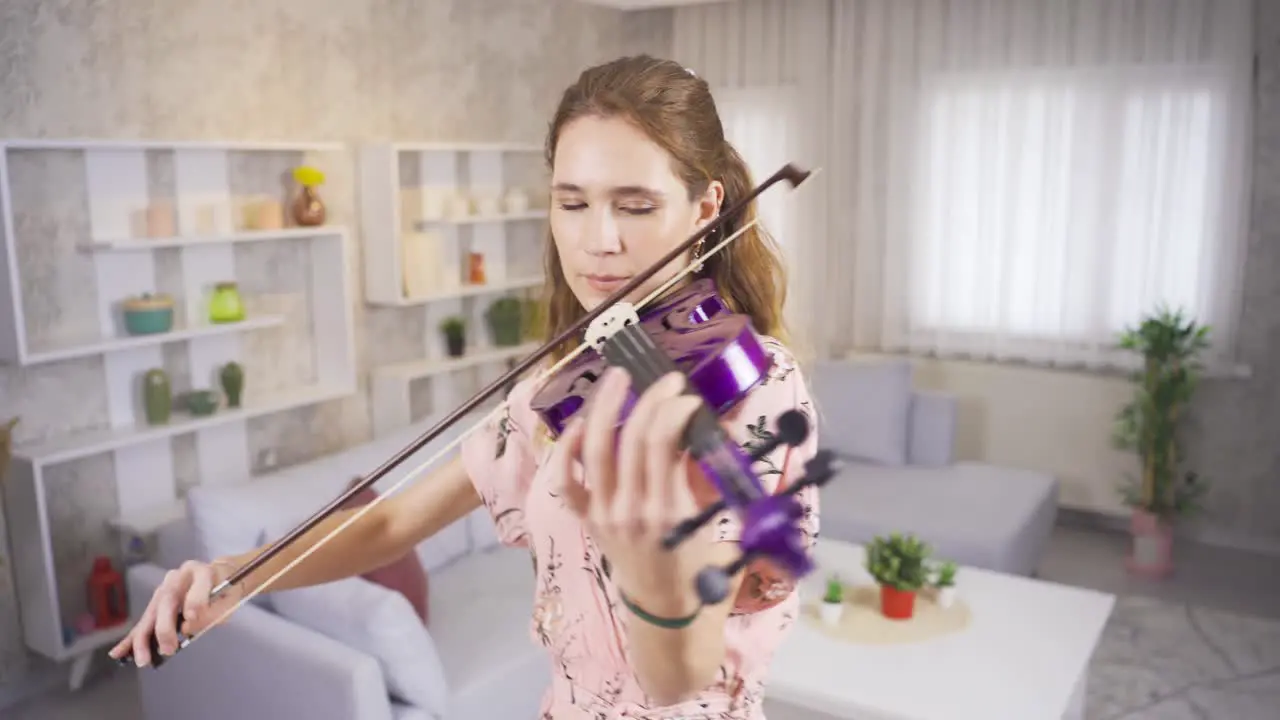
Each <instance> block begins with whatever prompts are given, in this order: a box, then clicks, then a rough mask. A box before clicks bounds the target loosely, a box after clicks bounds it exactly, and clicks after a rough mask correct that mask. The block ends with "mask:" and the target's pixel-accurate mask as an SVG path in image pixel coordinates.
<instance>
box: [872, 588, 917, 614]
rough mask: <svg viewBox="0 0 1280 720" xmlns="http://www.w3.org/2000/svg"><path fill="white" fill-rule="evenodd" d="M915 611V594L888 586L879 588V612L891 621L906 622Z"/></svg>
mask: <svg viewBox="0 0 1280 720" xmlns="http://www.w3.org/2000/svg"><path fill="white" fill-rule="evenodd" d="M915 610H916V594H915V593H914V592H913V591H910V590H899V589H897V588H894V587H890V586H889V585H881V586H880V611H881V612H883V613H884V616H885V617H887V618H891V619H893V620H908V619H910V618H911V616H912V615H913V614H915Z"/></svg>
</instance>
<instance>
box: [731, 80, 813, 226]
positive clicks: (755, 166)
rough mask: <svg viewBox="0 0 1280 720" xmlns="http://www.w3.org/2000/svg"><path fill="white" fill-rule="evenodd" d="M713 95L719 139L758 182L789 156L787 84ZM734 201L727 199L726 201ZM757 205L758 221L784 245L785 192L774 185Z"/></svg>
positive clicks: (792, 130) (790, 124) (788, 209)
mask: <svg viewBox="0 0 1280 720" xmlns="http://www.w3.org/2000/svg"><path fill="white" fill-rule="evenodd" d="M715 98H716V107H717V109H718V110H719V111H720V121H721V123H722V124H723V125H724V132H725V138H726V139H727V140H728V141H729V142H730V143H731V144H732V145H733V146H734V147H735V148H737V150H738V153H739V154H741V155H742V159H743V160H744V161H746V163H747V167H749V168H750V169H751V181H752V183H754V184H757V185H758V184H760V183H761V182H763V181H764V180H765V179H766V178H768V177H769V176H770V175H773V174H774V173H775V172H777V171H778V169H779V168H781V167H782V166H783V165H785V164H787V163H788V162H791V160H793V158H792V157H791V154H792V149H793V146H794V145H795V143H794V142H792V141H791V138H792V136H793V135H794V134H795V132H796V128H795V125H794V123H793V122H792V119H791V116H792V112H793V111H792V108H793V106H794V101H793V100H792V99H791V94H790V91H789V90H788V89H786V88H774V87H747V88H726V89H720V90H717V91H716V92H715ZM738 200H739V198H728V201H729V202H730V203H733V202H737V201H738ZM757 206H758V207H759V213H760V221H761V224H763V225H764V227H765V229H766V230H768V231H769V233H770V234H771V235H772V236H773V238H774V239H775V240H777V241H778V244H779V245H780V246H783V247H786V246H787V244H788V237H789V236H790V235H791V233H792V227H791V225H790V223H791V220H792V217H791V207H790V203H789V197H788V193H786V192H785V191H780V190H775V191H771V192H765V193H762V194H761V195H760V197H759V199H758V200H757Z"/></svg>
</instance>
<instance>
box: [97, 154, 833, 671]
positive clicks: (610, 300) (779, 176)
mask: <svg viewBox="0 0 1280 720" xmlns="http://www.w3.org/2000/svg"><path fill="white" fill-rule="evenodd" d="M817 172H819V171H818V170H801V169H800V168H798V167H796V166H795V165H793V164H791V163H787V164H786V165H784V166H783V167H782V168H780V169H779V170H778V171H777V172H775V173H774V174H773V175H771V176H769V178H767V179H766V180H765V181H764V182H762V183H760V184H759V185H757V186H756V187H754V188H752V190H751V192H749V193H747V195H746V196H745V197H742V198H739V199H738V200H736V201H735V202H734V203H733V204H732V205H730V206H729V208H728V209H727V210H722V211H721V212H720V214H719V215H718V216H717V217H716V218H715V219H714V220H712V221H711V222H709V223H707V224H706V225H704V226H703V227H702V228H701V229H699V230H698V231H697V232H695V233H694V234H692V235H690V236H689V237H688V238H687V239H685V240H684V241H683V242H681V243H680V244H679V245H677V246H676V247H674V248H672V249H671V251H669V252H668V253H667V254H666V255H664V256H663V257H662V258H660V259H659V260H658V261H656V262H654V263H653V264H652V265H650V266H649V267H648V268H646V269H644V270H642V271H641V272H639V273H637V274H636V275H634V276H633V277H632V278H631V279H630V280H628V281H627V282H626V283H625V284H624V285H623V286H622V287H620V288H618V289H617V290H615V291H614V292H613V293H612V294H611V295H609V297H607V298H605V300H603V301H602V302H600V303H599V304H598V305H597V306H596V307H595V308H594V309H592V310H590V311H588V312H587V313H586V315H584V316H583V317H581V318H579V319H578V320H577V321H576V322H575V323H574V324H573V325H571V326H570V327H568V328H565V329H564V330H563V331H561V332H560V334H559V335H557V336H556V337H554V338H552V339H551V340H549V341H547V342H546V343H544V344H543V345H542V347H540V348H538V349H537V350H534V351H533V352H532V353H530V354H529V355H527V356H525V357H524V358H523V359H522V360H520V362H518V363H516V365H515V366H513V367H511V368H510V369H508V370H507V372H505V373H503V374H502V376H501V377H499V378H498V379H496V380H494V381H493V382H491V383H490V384H489V385H487V386H486V387H484V388H483V389H481V390H480V391H479V392H477V393H476V394H475V395H473V396H472V397H471V398H470V399H469V400H467V401H466V402H464V403H462V404H461V405H459V406H458V407H457V408H455V409H454V410H452V411H451V412H450V413H449V414H448V415H447V416H445V417H444V418H443V419H442V420H440V421H439V422H437V423H436V424H435V425H434V426H432V427H431V428H430V429H429V430H427V431H426V432H424V433H423V434H422V435H420V436H418V438H417V439H416V440H414V441H413V442H411V443H409V444H408V445H407V446H405V447H404V448H402V449H401V450H400V451H399V452H397V453H396V454H395V455H393V456H392V457H390V458H389V459H387V460H386V461H385V462H383V463H382V464H381V465H379V466H378V467H377V468H375V469H374V470H373V472H371V473H369V474H368V475H367V476H365V477H364V478H363V479H362V480H360V482H358V483H355V484H353V485H352V486H351V487H349V488H347V490H345V491H344V492H343V493H342V494H341V495H339V496H338V497H337V498H336V499H334V500H333V501H332V502H330V503H329V504H328V505H326V506H324V507H323V508H321V509H320V510H318V511H316V512H315V513H314V514H313V515H311V517H309V518H307V519H306V520H303V521H302V522H301V523H299V524H298V525H297V526H296V527H294V528H293V529H292V530H290V531H289V532H288V533H286V534H285V535H284V536H283V537H281V538H280V539H279V540H276V541H275V542H273V543H271V545H269V546H268V547H267V548H266V549H265V550H263V551H262V552H261V553H259V554H258V555H256V556H254V558H253V559H252V560H249V561H248V562H246V563H245V564H244V565H242V566H240V567H239V568H237V569H236V570H235V571H234V572H232V573H231V575H230V576H229V577H228V578H227V579H226V580H224V581H222V582H221V583H218V585H217V586H216V587H214V588H213V590H212V591H210V593H209V596H210V598H217V597H218V596H220V595H222V594H223V593H225V592H226V591H227V590H228V589H230V588H232V587H234V586H236V585H238V584H240V583H241V582H243V581H244V579H245V578H247V577H248V576H249V575H250V574H251V573H253V572H254V571H255V570H257V569H258V568H260V567H262V566H263V565H265V564H266V563H267V562H269V561H270V560H271V559H272V558H274V557H275V556H276V555H279V554H280V553H281V552H282V551H284V549H285V548H287V547H289V546H290V545H292V544H293V543H295V542H297V540H298V539H299V538H300V537H302V536H303V535H305V534H306V533H308V532H310V531H311V530H312V529H313V528H315V526H317V525H319V524H320V523H321V522H323V521H324V520H325V519H326V518H328V517H329V516H330V515H332V514H333V513H335V512H337V511H338V510H339V509H341V507H342V506H343V505H345V504H346V503H347V502H348V501H350V500H351V499H352V498H353V497H355V496H356V495H357V494H359V493H361V492H362V491H364V490H365V489H367V488H369V487H371V486H373V485H374V484H375V483H377V482H378V481H379V480H381V479H382V478H384V477H386V475H387V474H388V473H390V472H391V471H392V470H395V469H396V468H397V467H399V466H400V465H401V464H402V463H404V462H405V461H406V460H408V459H409V458H410V457H412V456H413V455H414V454H415V453H417V452H418V451H419V450H421V449H422V448H423V447H425V446H426V445H427V444H429V443H430V442H431V441H432V440H435V439H436V438H437V437H439V436H440V435H441V434H442V433H444V432H445V431H446V430H448V429H449V428H450V427H452V426H453V425H454V424H456V423H457V422H458V421H460V420H461V419H462V418H464V417H466V416H467V414H469V413H471V412H472V411H473V410H475V409H476V408H477V407H479V406H480V404H481V403H483V402H484V401H485V400H488V399H489V398H491V397H493V395H495V394H496V393H498V392H499V391H501V390H502V389H503V388H505V387H506V386H507V385H508V384H510V383H512V382H513V381H514V380H515V379H516V378H518V377H519V376H521V375H523V374H524V373H525V372H527V371H528V370H529V369H530V368H532V367H533V366H534V365H535V364H537V363H538V362H539V361H540V360H542V359H543V358H545V357H546V356H547V355H548V354H550V353H551V351H552V350H554V349H555V348H556V347H559V346H560V345H561V344H563V343H564V342H566V341H567V340H569V339H570V338H572V337H573V336H575V335H578V334H580V333H581V332H582V331H583V330H585V329H586V328H587V326H588V325H590V324H591V323H592V322H593V321H595V320H596V318H598V317H600V316H601V315H603V314H604V313H605V312H607V311H608V310H609V309H610V308H612V307H613V306H614V305H616V304H617V303H618V302H619V301H622V300H623V299H625V298H626V296H627V295H628V294H630V293H631V292H632V291H634V290H635V289H636V288H637V287H639V286H640V285H641V284H642V283H644V282H645V281H646V280H648V279H649V278H651V277H653V276H654V275H655V274H657V272H658V271H659V270H661V269H662V268H664V267H666V266H667V265H668V264H669V263H671V262H672V261H674V260H675V259H676V258H678V257H680V256H681V255H683V254H684V253H685V252H686V251H688V250H689V249H690V248H692V247H693V245H694V243H696V242H698V241H699V240H702V239H704V238H706V237H707V236H708V235H710V234H711V233H713V232H715V231H716V230H717V229H719V228H720V227H722V226H724V225H725V224H726V223H727V222H729V220H730V219H731V218H733V217H735V216H737V215H739V214H741V213H742V212H743V211H744V210H746V208H747V207H748V206H749V205H750V203H751V202H752V201H753V200H755V199H756V198H757V197H759V196H760V194H761V193H763V192H764V191H765V190H768V189H769V188H770V187H772V186H774V185H776V184H777V183H779V182H783V181H785V182H787V183H788V184H789V185H790V186H791V188H792V189H795V188H797V187H799V186H800V185H802V184H803V183H804V182H805V181H806V180H808V179H809V178H811V177H813V176H814V175H815V174H817ZM758 223H759V218H755V219H752V220H750V221H749V222H747V223H744V224H743V225H742V227H740V228H738V229H737V231H735V232H734V233H732V234H731V235H729V236H727V237H725V238H724V239H723V240H721V241H720V242H718V243H716V244H715V245H714V246H712V247H711V248H710V249H709V250H707V251H706V252H705V253H704V254H703V255H701V256H700V257H699V258H697V259H696V260H694V261H693V262H692V263H690V264H688V265H686V266H685V267H684V268H683V269H682V270H680V271H679V272H677V273H676V274H674V275H673V276H672V277H671V278H670V279H668V280H667V281H666V282H664V283H663V284H662V285H661V286H659V287H658V288H656V289H655V290H654V291H653V292H651V293H650V294H649V295H648V296H646V297H645V298H644V300H642V301H641V302H640V303H639V304H637V305H636V308H637V309H639V308H642V307H644V306H645V305H647V304H648V303H650V302H652V301H653V300H654V299H656V298H658V297H661V296H662V295H663V293H665V292H666V291H667V290H668V289H669V288H670V287H671V286H672V285H674V284H675V283H676V282H677V281H678V280H679V279H680V278H682V277H684V276H686V275H688V274H689V273H691V272H694V270H695V268H697V267H698V266H699V265H700V263H702V262H705V261H706V259H707V258H709V257H711V256H712V255H714V254H715V253H717V252H719V251H720V250H721V249H723V248H724V247H725V246H727V245H728V244H729V243H730V242H732V241H733V240H736V239H737V238H738V237H741V236H742V235H743V234H744V233H745V232H746V231H747V230H750V229H751V228H752V227H754V226H755V225H757V224H758ZM590 347H592V346H591V344H590V343H585V342H584V343H579V344H578V345H577V347H576V348H575V349H574V350H573V351H572V352H570V353H569V354H568V355H567V356H565V357H564V358H563V359H561V360H560V361H558V362H557V363H555V364H554V365H552V366H551V367H550V368H547V369H546V370H545V371H543V372H542V373H541V374H540V375H539V376H538V378H537V379H538V380H542V379H544V378H546V377H549V376H551V375H554V374H555V373H556V372H558V371H559V370H560V368H562V367H564V366H565V365H567V364H568V363H569V362H571V361H572V360H573V359H574V358H576V357H577V356H578V355H580V354H582V353H583V352H584V351H586V350H587V349H588V348H590ZM508 402H509V400H507V399H504V400H503V401H502V402H500V403H498V405H497V406H495V407H494V408H493V409H492V410H491V411H490V412H489V413H488V414H487V415H485V416H484V417H483V418H481V419H480V420H479V421H477V422H476V423H475V424H474V425H472V426H471V427H470V428H469V429H467V430H466V431H464V432H463V433H462V434H460V435H459V436H457V437H456V438H454V439H453V440H452V441H450V442H449V443H448V444H446V445H445V446H444V447H442V448H441V449H440V450H438V451H437V452H436V453H435V454H434V455H432V456H431V457H430V458H428V459H427V460H425V461H423V462H422V464H420V465H419V466H418V467H417V468H415V469H414V470H413V472H411V473H407V474H406V475H405V476H404V477H402V478H401V479H400V480H398V481H396V483H395V484H393V485H392V486H391V487H390V488H388V489H387V491H386V492H384V493H378V494H377V495H376V497H374V498H373V499H372V500H371V501H370V502H369V503H367V504H365V505H363V506H361V507H360V508H359V509H358V510H357V511H356V512H354V513H353V514H352V515H351V517H349V518H347V519H346V520H345V521H343V523H342V524H341V525H339V526H338V527H336V528H334V529H333V530H331V531H329V532H328V533H326V534H325V535H324V536H323V537H321V538H320V539H319V540H317V541H316V542H315V543H314V544H313V545H312V546H311V547H309V548H307V550H306V551H304V552H303V553H301V554H300V555H299V556H298V557H296V558H294V559H293V560H292V561H290V562H289V563H288V564H287V565H285V566H284V567H283V568H281V569H280V570H278V571H276V572H275V574H273V575H271V576H270V577H269V578H267V579H266V580H264V581H263V582H262V583H260V584H259V585H258V586H257V587H256V588H254V589H253V590H251V591H249V592H247V593H245V594H244V596H243V597H241V598H240V599H239V600H238V601H237V602H236V603H235V605H233V606H231V607H230V608H228V609H227V610H225V611H224V612H223V613H222V614H221V615H219V616H218V618H217V619H216V620H214V621H213V622H211V623H209V624H208V625H207V626H205V627H204V628H203V629H201V630H199V631H197V632H196V633H195V634H194V635H191V636H189V637H188V636H185V635H182V633H181V628H182V623H183V617H182V614H181V613H179V614H178V617H177V623H176V624H177V626H178V629H179V638H180V641H179V643H178V648H177V649H178V651H181V650H183V649H185V648H187V647H188V646H190V645H191V644H192V643H193V642H195V641H196V640H198V639H200V638H201V637H202V636H203V635H204V634H205V633H207V632H208V631H210V630H212V629H213V628H215V627H217V626H219V625H221V624H222V623H223V622H225V621H226V620H227V618H229V617H230V616H231V615H232V614H234V613H235V612H236V611H237V610H239V609H240V608H241V607H242V606H244V605H245V604H246V603H248V602H250V601H251V600H253V599H254V598H255V597H257V596H258V595H260V594H261V593H263V592H266V591H267V589H268V588H270V587H271V586H272V585H273V584H274V583H275V582H276V581H278V580H279V579H280V578H281V577H283V576H284V575H286V574H287V573H289V572H290V571H292V570H293V569H294V568H295V567H297V566H298V565H299V564H300V563H301V562H302V561H303V560H306V559H307V558H308V557H310V556H311V554H312V553H314V552H316V551H317V550H319V549H320V548H321V547H323V546H324V545H326V544H327V543H328V542H329V541H330V540H332V539H334V538H335V537H337V536H338V535H339V534H340V533H342V532H343V531H344V530H346V529H347V528H348V527H350V526H351V525H352V524H353V523H355V522H356V521H357V520H359V519H360V518H362V517H363V516H364V515H365V514H366V513H368V512H370V511H372V510H373V508H374V507H376V506H377V505H378V503H380V502H382V501H383V500H385V499H386V498H388V497H391V496H392V495H394V494H395V493H396V492H397V491H398V490H399V489H400V488H401V487H403V486H404V485H405V484H406V483H408V482H409V481H410V480H412V479H414V478H416V477H418V476H419V475H420V474H421V473H422V472H423V471H425V470H426V469H427V468H428V467H430V466H431V465H433V464H435V463H436V462H437V461H438V460H439V459H440V458H442V457H444V456H445V455H446V454H447V453H449V452H451V451H452V450H453V449H454V447H456V446H457V445H459V444H460V443H462V441H463V440H465V439H466V438H467V437H468V436H470V435H471V433H473V432H475V431H476V430H477V429H479V428H481V427H484V426H485V424H486V423H488V422H489V421H490V420H492V419H493V418H494V417H496V416H497V415H498V414H499V413H500V412H502V411H503V410H504V409H505V408H506V407H507V404H508ZM131 657H132V654H131V653H126V654H125V655H122V656H121V657H120V658H119V659H118V660H117V662H118V663H119V664H121V665H127V664H129V662H130V659H131ZM151 657H152V660H151V666H152V667H153V668H159V667H160V666H161V665H162V664H163V663H164V662H165V659H164V656H162V655H161V654H160V653H159V651H158V645H157V641H156V639H155V636H154V635H153V636H152V638H151Z"/></svg>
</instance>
